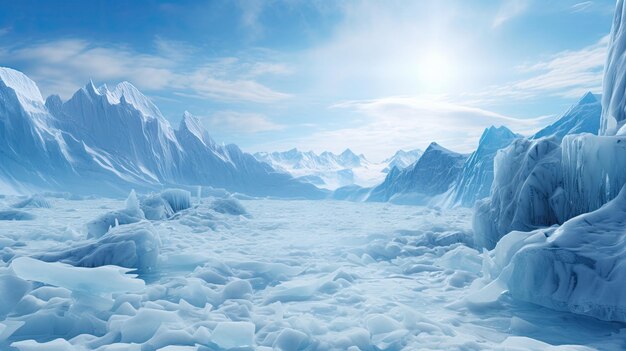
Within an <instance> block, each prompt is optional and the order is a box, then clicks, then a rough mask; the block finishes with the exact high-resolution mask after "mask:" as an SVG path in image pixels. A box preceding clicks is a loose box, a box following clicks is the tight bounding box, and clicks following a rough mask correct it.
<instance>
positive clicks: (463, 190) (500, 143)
mask: <svg viewBox="0 0 626 351" xmlns="http://www.w3.org/2000/svg"><path fill="white" fill-rule="evenodd" d="M518 137H519V136H518V135H516V134H515V133H513V132H512V131H510V130H509V129H508V128H507V127H504V126H501V127H499V128H496V127H494V126H491V127H489V128H487V129H485V131H484V132H483V134H482V136H481V137H480V141H479V142H478V148H477V149H476V151H474V152H472V154H471V155H470V157H469V158H468V159H467V161H465V164H464V165H463V170H462V171H461V174H460V175H459V178H458V179H457V180H456V182H455V184H454V187H453V188H452V191H451V192H450V195H449V197H448V199H447V202H448V203H447V205H448V206H456V205H460V206H464V207H472V206H474V203H475V202H476V200H480V199H483V198H486V197H488V196H489V192H490V190H491V184H492V183H493V159H494V157H495V155H496V152H497V151H498V150H500V149H502V148H504V147H507V146H508V145H509V144H511V142H512V141H513V140H515V139H516V138H518Z"/></svg>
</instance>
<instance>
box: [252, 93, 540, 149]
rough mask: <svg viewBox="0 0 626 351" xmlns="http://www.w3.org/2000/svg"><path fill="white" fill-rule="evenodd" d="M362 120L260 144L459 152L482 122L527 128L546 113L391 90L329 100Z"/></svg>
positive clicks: (527, 130)
mask: <svg viewBox="0 0 626 351" xmlns="http://www.w3.org/2000/svg"><path fill="white" fill-rule="evenodd" d="M331 108H332V109H341V110H344V111H346V114H354V115H355V116H356V118H360V119H362V120H363V122H362V123H360V124H359V125H358V126H356V127H344V128H340V129H336V130H327V131H320V132H316V133H313V134H311V135H310V136H307V137H304V138H299V139H298V140H286V141H280V142H278V143H272V144H271V145H269V144H268V145H264V146H261V149H263V148H265V149H268V150H270V149H284V148H287V147H289V146H290V145H291V146H293V145H297V146H298V147H300V148H303V149H313V150H316V151H322V150H331V151H340V150H343V149H345V148H346V147H350V148H353V149H354V150H359V152H364V153H365V154H366V155H368V157H369V156H371V157H372V158H373V159H382V158H384V157H387V156H388V155H391V154H393V153H394V152H395V151H397V150H399V149H403V148H404V149H406V148H424V147H426V146H428V144H429V143H430V142H432V141H437V142H438V143H440V144H442V145H443V146H445V147H447V148H450V149H452V150H455V151H459V152H471V151H472V150H474V149H475V148H476V143H477V141H478V139H479V137H480V135H481V134H482V132H483V131H484V129H485V128H487V127H489V126H491V125H496V126H500V125H505V126H507V127H509V128H511V129H512V130H513V131H515V132H518V133H522V134H530V133H532V132H535V131H537V130H538V129H539V128H540V127H541V126H544V125H545V124H546V122H547V120H548V119H550V118H552V116H550V117H539V118H531V119H518V118H513V117H510V116H505V115H502V114H499V113H496V112H493V111H489V110H485V109H481V108H477V107H473V106H467V105H461V104H456V103H453V102H450V101H446V100H443V99H439V98H434V99H430V98H415V97H406V96H394V97H386V98H380V99H372V100H358V101H345V102H341V103H338V104H335V105H333V106H331Z"/></svg>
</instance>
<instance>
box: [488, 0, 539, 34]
mask: <svg viewBox="0 0 626 351" xmlns="http://www.w3.org/2000/svg"><path fill="white" fill-rule="evenodd" d="M529 5H530V0H504V1H503V2H502V5H500V9H499V10H498V13H497V14H496V17H495V18H494V19H493V27H494V28H495V27H499V26H501V25H502V24H504V23H505V22H507V21H509V20H511V19H513V18H515V17H517V16H519V15H521V14H523V13H524V12H526V10H527V9H528V7H529Z"/></svg>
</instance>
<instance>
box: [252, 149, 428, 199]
mask: <svg viewBox="0 0 626 351" xmlns="http://www.w3.org/2000/svg"><path fill="white" fill-rule="evenodd" d="M421 154H422V151H421V150H411V151H404V150H399V151H398V152H396V154H395V155H394V156H392V157H390V158H388V159H386V160H384V161H383V162H381V163H376V162H371V161H369V160H368V159H367V158H366V157H365V156H364V155H363V154H360V155H357V154H355V153H354V152H352V150H350V149H346V150H345V151H343V152H342V153H340V154H334V153H332V152H329V151H324V152H322V153H320V154H319V155H318V154H316V153H315V152H313V151H300V150H298V149H296V148H294V149H291V150H289V151H284V152H257V153H255V154H254V156H255V157H256V158H257V159H258V160H259V161H263V162H266V163H268V164H270V165H271V166H272V167H274V168H275V169H277V170H281V171H283V172H286V173H289V174H291V175H292V176H294V177H296V178H298V179H299V180H302V181H305V182H309V183H312V184H315V185H317V186H319V187H322V188H327V189H331V190H334V189H337V188H340V187H345V186H352V185H358V186H362V187H368V186H373V185H375V184H379V183H380V182H381V181H382V180H383V179H384V178H385V173H387V172H388V171H389V170H390V169H391V168H393V167H394V166H395V167H398V168H400V169H403V168H405V167H407V166H409V165H411V164H412V163H414V162H415V161H417V159H419V157H420V156H421Z"/></svg>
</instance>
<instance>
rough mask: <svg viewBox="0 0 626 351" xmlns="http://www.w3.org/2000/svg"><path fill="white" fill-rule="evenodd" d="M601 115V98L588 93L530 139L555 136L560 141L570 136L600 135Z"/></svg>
mask: <svg viewBox="0 0 626 351" xmlns="http://www.w3.org/2000/svg"><path fill="white" fill-rule="evenodd" d="M601 114H602V104H601V103H600V97H599V96H597V95H594V94H592V93H591V92H588V93H586V94H585V95H583V96H582V97H581V98H580V100H578V102H577V103H576V104H574V105H573V106H572V107H570V108H569V109H568V110H567V111H566V112H565V113H564V114H562V115H561V116H560V117H559V119H558V120H557V121H556V122H554V123H552V124H551V125H549V126H547V127H545V128H543V129H542V130H540V131H538V132H537V133H535V134H534V135H533V136H531V137H530V138H531V139H539V138H542V137H546V136H555V137H557V138H558V139H562V138H563V137H564V136H566V135H568V134H580V133H592V134H598V129H599V128H600V116H601Z"/></svg>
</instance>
